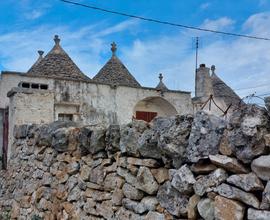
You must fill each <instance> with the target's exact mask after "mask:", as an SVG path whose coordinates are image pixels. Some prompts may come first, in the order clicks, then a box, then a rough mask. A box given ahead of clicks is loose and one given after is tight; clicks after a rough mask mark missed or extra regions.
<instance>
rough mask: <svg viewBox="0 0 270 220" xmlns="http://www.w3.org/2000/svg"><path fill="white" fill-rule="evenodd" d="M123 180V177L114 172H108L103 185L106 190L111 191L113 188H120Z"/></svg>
mask: <svg viewBox="0 0 270 220" xmlns="http://www.w3.org/2000/svg"><path fill="white" fill-rule="evenodd" d="M124 182H125V181H124V179H123V178H122V177H120V176H118V175H117V174H116V173H109V174H108V175H107V176H106V177H105V179H104V182H103V187H104V190H106V191H112V190H114V189H120V188H122V186H123V185H124Z"/></svg>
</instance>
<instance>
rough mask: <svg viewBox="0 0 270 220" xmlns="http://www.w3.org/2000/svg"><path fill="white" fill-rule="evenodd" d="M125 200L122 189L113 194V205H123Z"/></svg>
mask: <svg viewBox="0 0 270 220" xmlns="http://www.w3.org/2000/svg"><path fill="white" fill-rule="evenodd" d="M123 198H124V193H123V190H122V189H115V190H114V191H113V194H112V202H113V205H117V206H119V205H121V204H122V199H123Z"/></svg>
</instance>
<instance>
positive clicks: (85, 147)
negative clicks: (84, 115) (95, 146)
mask: <svg viewBox="0 0 270 220" xmlns="http://www.w3.org/2000/svg"><path fill="white" fill-rule="evenodd" d="M91 134H92V128H91V127H87V126H85V127H82V128H81V129H80V133H79V140H80V148H81V149H82V152H83V153H85V154H86V153H89V152H90V151H89V148H90V142H91Z"/></svg>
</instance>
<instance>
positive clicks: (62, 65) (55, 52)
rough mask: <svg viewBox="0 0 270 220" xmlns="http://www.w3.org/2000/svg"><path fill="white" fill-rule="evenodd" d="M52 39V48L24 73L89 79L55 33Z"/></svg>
mask: <svg viewBox="0 0 270 220" xmlns="http://www.w3.org/2000/svg"><path fill="white" fill-rule="evenodd" d="M54 41H55V45H54V47H53V48H52V50H51V51H50V52H49V53H48V54H47V55H46V56H45V57H44V58H39V59H38V60H37V62H36V63H35V64H34V65H33V66H32V67H31V68H30V69H29V70H28V72H27V73H26V75H29V76H44V77H53V78H63V79H73V80H90V79H89V78H88V77H87V76H86V75H84V74H83V73H82V72H81V70H80V69H79V68H78V66H77V65H76V64H75V63H74V62H73V61H72V59H71V58H70V57H69V56H68V54H67V53H66V52H65V51H64V50H63V48H62V47H61V46H60V44H59V43H60V39H59V37H58V36H57V35H55V38H54Z"/></svg>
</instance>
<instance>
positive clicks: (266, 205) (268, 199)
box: [260, 181, 270, 210]
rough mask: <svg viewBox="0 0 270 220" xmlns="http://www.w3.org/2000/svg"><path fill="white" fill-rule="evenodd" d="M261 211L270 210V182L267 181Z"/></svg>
mask: <svg viewBox="0 0 270 220" xmlns="http://www.w3.org/2000/svg"><path fill="white" fill-rule="evenodd" d="M260 208H261V209H268V210H269V209H270V181H267V184H266V186H265V188H264V191H263V194H262V202H261V206H260Z"/></svg>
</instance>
